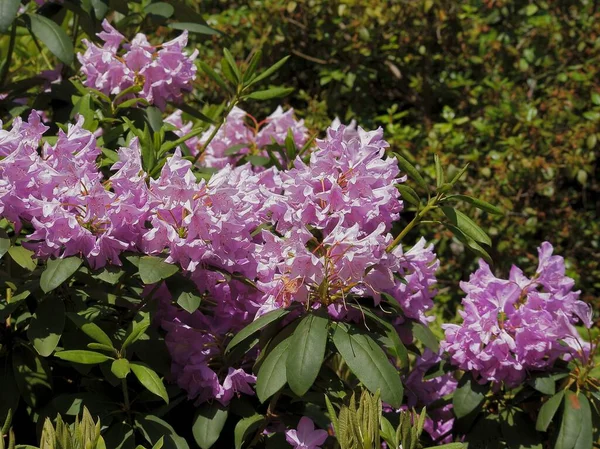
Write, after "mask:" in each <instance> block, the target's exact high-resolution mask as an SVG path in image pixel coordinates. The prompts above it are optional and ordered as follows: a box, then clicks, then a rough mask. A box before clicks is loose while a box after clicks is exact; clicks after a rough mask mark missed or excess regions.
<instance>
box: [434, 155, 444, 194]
mask: <svg viewBox="0 0 600 449" xmlns="http://www.w3.org/2000/svg"><path fill="white" fill-rule="evenodd" d="M433 160H434V162H435V184H436V187H437V188H438V189H439V188H440V187H441V186H442V185H443V184H444V183H445V182H446V178H445V177H444V169H443V168H442V163H441V162H440V157H439V156H438V155H437V154H435V155H434V156H433Z"/></svg>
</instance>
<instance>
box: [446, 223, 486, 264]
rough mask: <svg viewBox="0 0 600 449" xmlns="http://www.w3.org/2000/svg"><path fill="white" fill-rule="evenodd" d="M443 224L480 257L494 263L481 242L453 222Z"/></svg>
mask: <svg viewBox="0 0 600 449" xmlns="http://www.w3.org/2000/svg"><path fill="white" fill-rule="evenodd" d="M442 224H443V225H444V226H445V227H446V228H448V229H449V230H450V231H451V232H452V233H453V234H454V236H455V237H456V238H457V239H458V240H460V241H461V242H462V243H463V244H465V245H467V247H468V248H469V249H470V250H471V251H473V252H474V253H475V254H476V255H478V256H479V257H481V258H482V259H484V260H485V261H486V262H487V263H490V264H491V263H492V258H491V257H490V255H489V254H488V252H487V251H486V250H485V249H483V247H482V246H481V245H480V244H479V243H477V242H476V241H475V240H473V239H472V238H471V237H469V236H468V235H466V234H465V233H464V232H463V231H461V230H460V229H458V228H457V227H456V226H454V225H453V224H451V223H442Z"/></svg>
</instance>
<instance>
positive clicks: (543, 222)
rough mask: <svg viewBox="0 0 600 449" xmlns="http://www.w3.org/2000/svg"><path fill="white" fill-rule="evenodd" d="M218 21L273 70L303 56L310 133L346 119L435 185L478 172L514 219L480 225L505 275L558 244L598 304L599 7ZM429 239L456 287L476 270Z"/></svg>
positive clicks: (222, 7) (293, 68)
mask: <svg viewBox="0 0 600 449" xmlns="http://www.w3.org/2000/svg"><path fill="white" fill-rule="evenodd" d="M208 11H211V12H212V13H213V15H212V16H211V19H210V20H211V23H214V24H216V25H217V26H218V27H219V29H222V30H223V31H225V32H226V33H227V34H228V35H230V36H232V39H233V41H234V42H235V43H236V47H235V48H237V49H238V50H239V53H240V54H243V52H247V51H249V50H251V49H252V48H254V47H255V46H257V45H260V46H261V47H262V48H263V50H264V52H265V54H267V55H269V57H271V58H273V61H275V60H277V59H278V58H280V57H283V56H285V55H287V54H291V55H292V58H291V59H290V61H289V63H288V64H286V67H285V68H284V69H283V70H282V71H281V73H280V79H282V80H285V81H286V82H287V83H288V84H289V85H291V86H294V87H296V91H295V93H294V94H293V95H292V96H291V97H290V98H289V102H290V104H291V105H292V106H293V107H295V108H296V109H297V111H298V112H299V113H300V114H302V116H303V117H305V118H306V120H307V123H308V125H309V126H314V127H315V128H316V129H321V128H323V126H326V125H327V124H328V121H329V120H330V119H331V117H334V116H339V117H340V118H342V119H343V120H350V119H356V120H357V122H358V123H359V124H360V125H362V126H366V127H374V126H384V127H385V134H386V138H387V139H388V140H389V141H390V144H391V145H392V147H394V148H396V149H398V150H400V151H402V154H404V155H405V156H406V157H407V158H409V159H410V160H411V161H412V162H414V163H415V164H417V166H418V167H422V168H423V169H424V170H425V173H427V175H429V177H433V175H434V173H433V170H432V169H431V168H428V167H430V161H431V158H432V157H433V154H435V153H439V154H440V155H441V158H442V161H443V162H444V163H445V164H447V165H450V166H452V165H455V166H460V163H464V162H470V163H471V164H470V166H469V171H468V174H469V181H468V183H467V184H468V185H469V193H472V194H474V195H476V196H479V197H481V198H483V199H486V200H488V201H490V202H492V203H494V204H500V205H501V206H502V207H503V208H504V209H505V210H506V211H507V214H506V215H505V216H504V217H497V216H489V215H486V214H485V213H480V215H479V216H478V217H477V218H478V220H479V221H481V222H482V223H485V225H487V226H489V228H490V233H491V235H492V239H493V241H494V245H493V255H494V256H495V257H494V259H495V262H496V264H497V265H498V267H499V268H501V269H504V270H507V269H508V268H509V267H510V263H511V262H510V261H512V260H520V261H522V262H524V263H530V264H531V263H532V261H531V260H527V259H526V258H525V257H524V256H523V255H524V254H531V253H532V252H533V251H534V250H535V247H536V246H537V245H538V244H539V242H541V241H543V240H545V239H551V240H552V242H553V243H554V244H555V246H556V247H557V250H558V251H559V252H560V253H561V254H564V255H565V256H566V257H567V260H568V263H569V265H568V268H569V273H570V274H571V275H572V276H575V277H576V279H577V281H578V284H579V285H580V286H581V287H582V289H583V291H584V295H585V297H586V298H587V300H589V301H590V302H594V301H596V302H595V304H596V306H597V305H598V302H597V301H598V299H597V298H598V297H599V296H600V284H599V283H598V279H599V278H600V266H599V261H600V240H599V238H600V237H599V236H600V229H599V224H598V223H599V222H600V221H599V220H598V214H599V212H600V203H599V202H598V197H599V194H600V193H599V192H600V185H599V184H598V182H599V181H598V180H599V179H600V178H599V176H598V163H597V159H598V154H599V149H600V144H597V140H598V137H600V136H598V123H599V121H600V85H599V83H598V80H599V79H600V76H599V73H598V70H599V67H600V27H599V26H598V23H599V19H600V11H599V10H598V7H597V5H596V2H593V1H560V2H553V1H542V2H529V1H489V2H486V1H461V2H455V1H429V0H425V1H415V2H401V1H398V2H388V1H380V2H378V1H373V2H360V1H331V2H312V1H305V2H296V1H282V0H279V1H278V0H269V1H256V2H240V3H239V4H236V5H233V4H232V3H231V2H212V10H211V9H208ZM212 21H214V22H212ZM202 57H210V52H207V51H206V50H202ZM256 106H257V105H255V107H256ZM263 111H264V110H263ZM428 236H429V237H430V238H435V240H436V241H439V244H438V245H437V250H438V252H439V253H440V254H443V255H444V256H445V258H446V260H449V261H452V262H451V263H449V264H448V265H446V266H445V267H443V268H442V269H443V274H441V275H440V277H441V278H442V279H443V280H444V281H446V280H447V281H452V282H456V281H457V280H459V279H462V278H464V277H465V275H466V273H468V272H470V271H472V269H473V265H472V261H473V257H472V255H471V254H469V253H468V252H466V253H465V252H464V251H463V248H462V245H461V244H460V242H456V241H453V242H452V241H450V240H449V238H448V237H449V235H448V234H444V233H440V234H435V235H433V234H429V235H428ZM496 256H497V257H496ZM446 268H447V270H446ZM583 273H585V276H583ZM454 301H456V298H454ZM454 304H455V302H454ZM454 309H455V308H454V305H452V307H451V308H450V309H449V311H447V312H449V313H453V310H454Z"/></svg>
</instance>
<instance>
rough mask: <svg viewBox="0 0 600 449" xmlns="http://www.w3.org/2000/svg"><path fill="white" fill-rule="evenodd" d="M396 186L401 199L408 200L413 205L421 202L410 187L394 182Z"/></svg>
mask: <svg viewBox="0 0 600 449" xmlns="http://www.w3.org/2000/svg"><path fill="white" fill-rule="evenodd" d="M396 188H397V189H398V191H399V192H400V195H402V199H403V200H406V201H408V202H409V203H410V204H412V205H414V206H419V204H421V200H420V198H419V195H418V194H417V192H415V191H414V190H413V189H412V188H411V187H409V186H406V185H404V184H396Z"/></svg>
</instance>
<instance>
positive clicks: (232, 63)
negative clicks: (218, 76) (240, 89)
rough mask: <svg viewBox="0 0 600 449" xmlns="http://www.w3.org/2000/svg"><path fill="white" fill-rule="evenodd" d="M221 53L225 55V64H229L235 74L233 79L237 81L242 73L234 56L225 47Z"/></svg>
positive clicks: (240, 78) (240, 79)
mask: <svg viewBox="0 0 600 449" xmlns="http://www.w3.org/2000/svg"><path fill="white" fill-rule="evenodd" d="M223 55H224V56H225V60H226V61H227V64H229V68H230V69H231V71H232V72H233V74H234V75H235V79H236V80H237V82H238V83H239V82H240V81H242V74H241V72H240V69H239V68H238V66H237V64H236V62H235V58H234V57H233V55H232V54H231V52H230V51H229V50H227V49H226V48H224V49H223Z"/></svg>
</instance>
